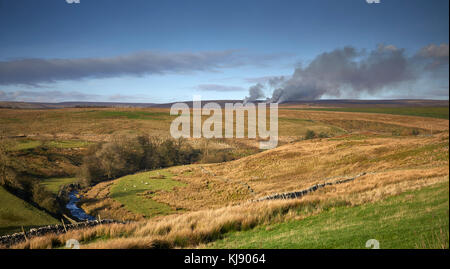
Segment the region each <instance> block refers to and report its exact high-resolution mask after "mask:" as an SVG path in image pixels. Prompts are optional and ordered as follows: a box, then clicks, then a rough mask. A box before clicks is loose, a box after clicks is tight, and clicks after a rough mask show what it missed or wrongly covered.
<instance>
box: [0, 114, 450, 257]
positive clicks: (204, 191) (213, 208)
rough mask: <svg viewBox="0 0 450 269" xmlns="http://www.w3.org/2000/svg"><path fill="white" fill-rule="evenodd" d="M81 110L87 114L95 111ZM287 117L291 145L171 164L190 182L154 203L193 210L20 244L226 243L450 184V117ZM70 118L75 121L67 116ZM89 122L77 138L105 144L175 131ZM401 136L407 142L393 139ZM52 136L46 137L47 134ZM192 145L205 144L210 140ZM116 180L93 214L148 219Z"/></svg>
mask: <svg viewBox="0 0 450 269" xmlns="http://www.w3.org/2000/svg"><path fill="white" fill-rule="evenodd" d="M64 111H67V110H64ZM79 111H80V109H73V111H72V112H74V113H75V114H76V113H77V112H79ZM81 111H83V113H85V112H86V111H87V110H86V111H84V110H81ZM105 111H111V109H105ZM114 111H116V110H114ZM117 111H119V112H121V111H130V110H129V109H117ZM133 111H146V112H148V111H153V110H151V109H136V110H133ZM158 111H159V110H158ZM160 111H167V110H164V109H162V110H160ZM2 113H4V111H2ZM7 113H10V112H9V111H8V112H7ZM11 113H12V112H11ZM21 113H23V115H22V114H21ZM27 113H28V112H27V111H22V112H20V113H19V114H20V115H19V116H17V117H19V118H20V117H31V114H27ZM39 113H42V115H41V116H40V117H45V116H43V115H44V114H45V113H48V112H46V111H39ZM61 113H62V112H61ZM25 114H26V115H25ZM279 114H280V117H284V118H286V119H294V120H293V121H291V122H289V120H287V121H286V122H287V123H286V124H283V125H280V135H281V139H282V142H283V143H285V144H284V145H282V146H280V147H278V148H276V149H273V150H268V151H265V152H261V153H258V154H254V155H251V156H248V157H244V158H241V159H238V160H235V161H231V162H226V163H218V164H194V165H188V166H180V167H172V168H169V171H170V172H171V173H172V174H174V177H173V178H172V179H174V180H178V181H181V182H183V183H186V185H185V186H183V187H176V188H174V189H173V190H171V191H160V192H158V193H157V194H155V195H154V196H153V197H152V199H154V200H155V201H157V202H161V203H165V204H168V205H170V206H171V207H173V208H183V209H186V210H187V211H190V212H185V213H178V214H176V215H169V216H164V217H157V218H153V219H148V220H142V221H138V222H135V223H132V224H127V225H118V224H115V225H102V226H98V227H94V228H91V229H85V230H80V231H71V232H69V233H67V234H64V235H58V236H54V235H49V236H45V237H42V238H35V239H32V240H30V241H28V242H25V243H23V244H19V245H17V246H15V247H17V248H48V247H60V246H62V245H64V243H65V241H66V240H67V239H70V238H74V239H77V240H79V241H80V242H82V247H84V248H159V247H171V248H178V247H197V246H201V245H202V244H205V243H208V242H211V241H213V240H215V239H218V238H220V237H221V236H222V235H223V234H224V233H226V232H227V231H234V230H245V229H250V228H252V227H254V226H256V225H260V224H267V223H276V222H282V221H285V220H288V219H301V218H304V217H307V216H309V215H311V214H318V213H319V212H321V210H322V209H324V208H329V207H333V206H335V205H348V206H354V205H359V204H363V203H369V202H375V201H378V200H380V199H383V198H385V197H388V196H391V195H396V194H399V193H402V192H405V191H408V190H414V189H419V188H422V187H425V186H429V185H432V184H435V183H439V182H444V181H448V180H449V178H448V175H449V171H448V167H449V159H448V147H449V144H448V141H449V136H448V129H449V128H448V127H449V126H448V125H449V121H448V120H442V119H434V118H421V117H410V116H397V115H380V114H367V113H346V112H326V111H297V110H280V113H279ZM38 115H39V114H38ZM3 116H4V114H2V117H3ZM47 116H48V115H47ZM58 117H62V116H58ZM66 117H69V116H66ZM70 117H72V116H70ZM62 118H63V119H64V117H62ZM298 119H300V120H298ZM46 120H48V119H46ZM65 120H67V122H70V121H69V119H67V118H66V119H65ZM305 120H306V121H305ZM83 121H84V119H83V118H77V120H74V119H72V125H70V126H67V129H66V131H67V133H73V134H75V133H76V134H77V135H78V134H79V136H80V137H82V136H84V137H86V138H87V137H89V136H92V137H91V138H93V139H94V137H95V139H98V140H102V139H108V137H110V136H111V135H112V134H113V133H114V132H117V130H118V129H121V130H122V132H127V131H130V130H133V132H140V131H143V130H146V128H150V129H148V130H153V129H151V128H154V129H155V130H157V132H159V133H161V132H168V129H169V128H168V124H170V122H169V121H165V120H161V121H159V123H157V122H156V121H157V120H143V119H133V120H130V119H121V118H119V119H104V118H101V119H98V120H96V121H93V120H92V119H90V120H86V121H87V123H86V122H83ZM50 122H51V124H50V125H49V127H50V126H53V125H52V124H54V125H55V128H56V125H57V124H61V126H58V127H57V128H60V129H58V130H59V131H62V130H64V127H65V126H66V125H65V124H64V123H62V119H61V118H58V119H55V120H54V122H53V121H52V120H50ZM14 124H19V123H17V122H16V123H8V126H9V125H14ZM20 124H22V123H20ZM85 124H86V125H85ZM110 125H111V126H110ZM336 126H337V127H336ZM10 127H11V126H9V127H8V128H10ZM11 128H12V129H14V128H17V126H16V127H14V128H13V127H11ZM40 128H43V127H39V128H37V127H36V128H35V126H31V127H29V129H28V130H29V131H30V132H31V133H33V132H37V131H38V130H39V131H41V129H40ZM52 128H53V127H52ZM302 128H303V129H302ZM307 128H311V129H314V130H316V131H318V130H326V131H328V132H331V133H333V134H334V135H336V136H335V137H332V138H326V139H313V140H303V141H299V142H292V141H295V140H298V136H299V135H301V133H302V132H303V131H304V130H306V129H307ZM413 129H420V130H421V134H422V135H419V136H411V135H409V134H410V131H411V130H413ZM431 129H433V132H434V135H433V136H425V135H423V134H424V132H425V131H426V132H428V130H429V131H430V133H431ZM15 130H17V129H15ZM58 130H56V131H58ZM148 130H147V131H148ZM299 130H300V131H299ZM56 131H55V132H56ZM394 131H395V132H396V133H399V134H404V135H405V136H392V135H391V133H392V132H394ZM42 132H43V133H44V132H45V131H44V129H42ZM347 132H353V133H352V134H346V133H347ZM407 134H408V135H407ZM163 135H164V134H163ZM166 135H167V133H166ZM86 140H89V139H86ZM248 141H250V140H234V141H232V142H230V141H226V140H216V141H214V143H213V144H214V145H215V146H216V147H223V148H226V147H228V146H231V147H239V146H240V145H245V144H246V143H249V144H248V145H254V144H255V143H256V141H254V140H253V141H250V142H248ZM192 142H193V143H199V145H201V143H202V141H201V140H193V141H192ZM231 143H235V144H234V145H232V144H231ZM239 143H241V144H239ZM283 143H281V144H283ZM208 147H209V146H208ZM361 172H368V174H366V175H365V176H363V177H359V178H358V179H356V180H355V181H352V182H348V183H345V184H340V185H333V186H329V187H326V188H323V189H320V190H318V191H317V192H314V193H313V194H310V195H307V196H305V197H303V198H301V199H296V200H285V201H268V202H260V203H250V202H248V201H249V200H251V199H255V198H258V197H262V196H265V195H268V194H274V193H279V192H286V191H295V190H301V189H305V188H307V187H309V186H311V185H314V184H317V183H323V182H324V181H326V180H327V179H330V178H337V177H345V176H353V175H356V174H359V173H361ZM111 184H114V181H111V182H107V183H102V185H98V186H96V187H94V188H92V189H91V190H89V191H88V192H86V193H85V195H86V197H87V198H88V199H91V203H87V204H85V205H84V208H85V209H86V210H87V211H88V212H91V213H93V214H96V213H100V215H101V216H102V218H106V217H109V216H111V217H113V218H118V219H122V218H123V216H126V217H127V218H128V217H129V218H130V219H132V218H137V219H139V216H136V215H135V214H131V213H130V212H125V211H124V209H123V208H122V207H121V205H119V204H116V201H114V200H112V199H110V198H109V197H108V194H109V187H110V186H111ZM107 212H108V213H107ZM108 214H109V215H108ZM118 216H122V217H118Z"/></svg>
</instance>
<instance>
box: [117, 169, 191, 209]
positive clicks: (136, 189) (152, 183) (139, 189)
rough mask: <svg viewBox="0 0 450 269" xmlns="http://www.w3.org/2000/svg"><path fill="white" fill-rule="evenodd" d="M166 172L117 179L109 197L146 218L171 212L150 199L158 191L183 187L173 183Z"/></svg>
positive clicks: (170, 176)
mask: <svg viewBox="0 0 450 269" xmlns="http://www.w3.org/2000/svg"><path fill="white" fill-rule="evenodd" d="M172 176H173V175H172V174H171V173H170V172H169V171H167V170H158V171H150V172H143V173H138V174H135V175H129V176H125V177H122V178H120V179H118V181H117V182H116V183H115V184H114V186H112V187H111V193H110V197H111V198H113V199H115V200H116V201H118V202H120V203H121V204H123V205H125V207H126V208H127V209H128V210H130V211H132V212H134V213H138V214H142V215H144V216H146V217H152V216H155V215H164V214H168V213H170V212H172V210H173V209H172V208H170V206H168V205H166V204H163V203H159V202H156V201H154V200H152V199H151V197H152V196H154V195H156V192H158V191H170V190H172V189H173V188H174V187H176V186H184V184H183V183H181V182H178V181H175V180H173V179H171V178H172Z"/></svg>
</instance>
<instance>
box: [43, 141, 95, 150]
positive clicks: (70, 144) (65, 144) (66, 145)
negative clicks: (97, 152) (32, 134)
mask: <svg viewBox="0 0 450 269" xmlns="http://www.w3.org/2000/svg"><path fill="white" fill-rule="evenodd" d="M47 144H48V145H49V146H50V147H55V148H63V149H70V148H85V147H88V146H89V145H90V144H92V143H90V142H88V141H82V140H53V141H50V142H48V143H47Z"/></svg>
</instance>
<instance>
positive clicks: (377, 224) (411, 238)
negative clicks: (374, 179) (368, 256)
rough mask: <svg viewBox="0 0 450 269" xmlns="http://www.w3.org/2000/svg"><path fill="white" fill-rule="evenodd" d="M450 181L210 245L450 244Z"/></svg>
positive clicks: (230, 236) (239, 234) (236, 234)
mask: <svg viewBox="0 0 450 269" xmlns="http://www.w3.org/2000/svg"><path fill="white" fill-rule="evenodd" d="M448 208H449V184H448V182H446V183H439V184H437V185H433V186H431V187H426V188H423V189H421V190H417V191H410V192H406V193H403V194H401V195H398V196H394V197H390V198H387V199H385V200H383V201H380V202H377V203H373V204H365V205H361V206H356V207H337V208H332V209H330V210H328V211H326V212H323V213H321V214H319V215H317V216H312V217H309V218H306V219H303V220H292V221H288V222H285V223H279V224H274V225H262V226H260V227H258V228H255V229H253V230H248V231H243V232H233V233H230V234H227V235H225V236H224V238H223V239H221V240H218V241H216V242H214V243H212V244H209V245H207V246H206V247H207V248H300V249H305V248H306V249H308V248H346V249H348V248H356V249H362V248H365V242H366V241H367V240H369V239H372V238H373V239H376V240H378V241H379V242H380V248H447V249H448V247H449V211H448Z"/></svg>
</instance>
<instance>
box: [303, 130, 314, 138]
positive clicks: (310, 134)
mask: <svg viewBox="0 0 450 269" xmlns="http://www.w3.org/2000/svg"><path fill="white" fill-rule="evenodd" d="M315 137H316V133H315V132H314V131H313V130H308V131H306V135H305V139H313V138H315Z"/></svg>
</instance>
